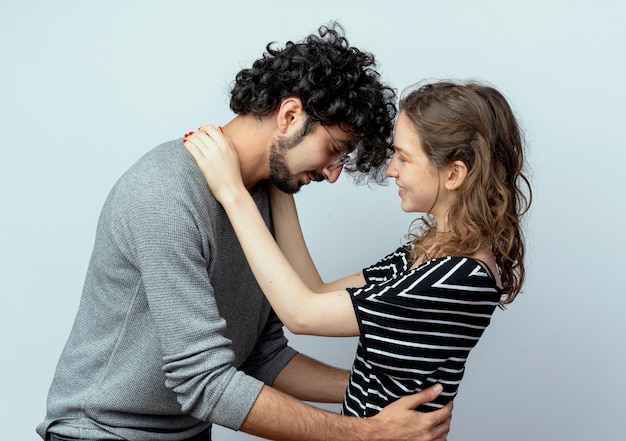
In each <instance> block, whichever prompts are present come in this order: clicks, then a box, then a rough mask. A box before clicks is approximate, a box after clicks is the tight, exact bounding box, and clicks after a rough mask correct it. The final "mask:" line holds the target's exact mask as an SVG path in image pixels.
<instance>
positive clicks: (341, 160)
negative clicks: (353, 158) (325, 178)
mask: <svg viewBox="0 0 626 441" xmlns="http://www.w3.org/2000/svg"><path fill="white" fill-rule="evenodd" d="M322 127H324V130H326V133H328V136H330V139H332V140H333V143H334V144H335V148H336V149H337V150H340V149H339V147H337V145H338V144H339V142H337V140H336V139H335V137H334V136H333V135H331V133H330V131H329V130H328V128H327V127H326V126H324V125H322ZM349 160H350V155H349V154H347V153H346V154H344V155H343V156H342V157H340V158H339V159H337V160H335V161H333V162H331V163H330V164H328V165H327V166H326V169H327V170H334V169H336V168H339V167H343V166H344V165H345V164H346V163H347V162H348V161H349Z"/></svg>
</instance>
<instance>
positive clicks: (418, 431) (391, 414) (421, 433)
mask: <svg viewBox="0 0 626 441" xmlns="http://www.w3.org/2000/svg"><path fill="white" fill-rule="evenodd" d="M441 390H442V387H441V385H439V384H436V385H435V386H433V387H429V388H428V389H426V390H424V391H422V392H420V393H418V394H414V395H409V396H406V397H402V398H400V399H398V400H397V401H395V402H393V403H391V404H390V405H388V406H387V407H385V408H384V409H383V410H382V411H381V412H380V413H379V414H378V415H376V416H374V417H372V418H370V420H371V421H372V422H375V423H376V424H379V425H380V430H381V431H384V432H382V433H381V435H382V434H383V433H384V434H387V435H388V436H387V437H385V436H381V437H376V439H380V440H382V439H389V440H407V441H445V439H446V436H447V435H448V432H449V431H450V422H451V420H452V407H453V403H452V402H450V403H448V404H447V405H446V406H444V407H443V408H441V409H439V410H436V411H434V412H429V413H421V412H416V411H415V408H417V407H418V406H420V405H421V404H424V403H428V402H430V401H433V400H434V399H435V398H437V396H438V395H439V394H440V393H441Z"/></svg>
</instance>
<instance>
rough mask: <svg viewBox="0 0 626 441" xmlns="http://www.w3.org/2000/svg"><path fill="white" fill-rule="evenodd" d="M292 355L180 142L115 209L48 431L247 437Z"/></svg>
mask: <svg viewBox="0 0 626 441" xmlns="http://www.w3.org/2000/svg"><path fill="white" fill-rule="evenodd" d="M258 187H259V188H258V190H257V191H256V193H255V195H254V198H255V200H256V202H257V205H258V207H259V209H260V211H261V213H262V215H263V217H264V219H265V220H266V223H267V224H268V225H270V213H269V200H268V195H267V191H266V189H265V186H263V185H259V186H258ZM294 355H295V351H294V350H293V349H291V348H290V347H288V346H287V340H286V338H285V336H284V334H283V328H282V324H281V323H280V322H279V320H278V318H277V317H276V316H275V314H274V313H273V312H272V310H271V307H270V305H269V304H268V302H267V301H266V300H265V298H264V296H263V293H262V292H261V290H260V289H259V287H258V285H257V283H256V281H255V279H254V276H253V274H252V272H251V270H250V268H249V266H248V264H247V262H246V259H245V257H244V255H243V252H242V250H241V247H240V245H239V242H238V240H237V238H236V236H235V234H234V232H233V230H232V227H231V225H230V222H229V221H228V218H227V216H226V214H225V212H224V210H223V209H222V207H221V206H220V204H219V203H218V202H217V201H216V200H215V199H214V198H213V196H212V195H211V193H210V192H209V190H208V187H207V184H206V182H205V180H204V177H203V176H202V173H201V172H200V170H199V169H198V167H197V166H196V164H195V162H194V160H193V158H192V157H191V156H190V155H189V154H188V153H187V151H186V150H185V148H184V147H183V145H182V141H181V140H180V139H179V140H175V141H171V142H168V143H165V144H162V145H160V146H158V147H156V148H155V149H153V150H152V151H150V152H149V153H148V154H146V155H145V156H144V157H143V158H141V159H140V160H139V161H138V162H137V163H136V164H134V165H133V166H132V167H131V168H130V169H129V170H128V171H127V172H126V173H125V174H124V175H123V176H122V177H121V178H120V180H119V181H118V182H117V183H116V184H115V186H114V187H113V189H112V191H111V193H110V194H109V196H108V198H107V200H106V202H105V204H104V207H103V210H102V213H101V216H100V220H99V223H98V228H97V232H96V240H95V245H94V250H93V254H92V257H91V261H90V263H89V268H88V271H87V276H86V280H85V285H84V289H83V294H82V298H81V301H80V306H79V310H78V313H77V316H76V320H75V322H74V326H73V328H72V331H71V334H70V336H69V339H68V341H67V343H66V346H65V349H64V350H63V353H62V355H61V358H60V360H59V363H58V366H57V369H56V372H55V376H54V379H53V382H52V385H51V388H50V391H49V395H48V407H47V415H46V418H45V420H44V421H43V422H42V423H41V424H40V425H39V426H38V427H37V432H38V433H39V435H41V436H42V437H45V434H46V431H47V430H50V431H51V432H54V433H57V434H61V435H66V436H72V437H76V438H83V439H102V440H104V439H115V440H119V439H128V440H148V439H149V440H183V439H186V438H189V437H192V436H194V435H196V434H198V433H200V432H203V431H206V430H208V429H209V428H210V425H211V423H216V424H219V425H222V426H226V427H229V428H232V429H238V428H239V427H240V425H241V424H242V422H243V420H244V419H245V417H246V415H247V414H248V411H249V410H250V408H251V407H252V405H253V403H254V401H255V399H256V397H257V396H258V394H259V392H260V390H261V388H262V386H263V383H266V384H271V383H272V382H273V381H274V379H275V377H276V375H277V374H278V373H279V372H280V371H281V370H282V369H283V367H284V366H285V365H286V364H287V363H288V362H289V360H291V358H292V357H293V356H294Z"/></svg>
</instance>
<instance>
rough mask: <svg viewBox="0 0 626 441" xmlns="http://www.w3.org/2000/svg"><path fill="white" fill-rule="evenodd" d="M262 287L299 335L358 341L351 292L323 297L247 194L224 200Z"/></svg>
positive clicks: (229, 196)
mask: <svg viewBox="0 0 626 441" xmlns="http://www.w3.org/2000/svg"><path fill="white" fill-rule="evenodd" d="M222 205H223V206H224V209H225V210H226V213H227V214H228V217H229V219H230V221H231V223H232V225H233V228H234V230H235V233H236V234H237V237H238V238H239V242H240V243H241V246H242V248H243V250H244V253H245V255H246V258H247V259H248V262H249V264H250V267H251V268H252V271H253V273H254V275H255V277H256V279H257V282H258V283H259V286H260V287H261V289H262V290H263V292H264V293H265V295H266V297H267V298H268V300H269V301H270V303H271V304H272V307H273V308H274V310H275V311H276V313H277V314H278V316H279V317H280V319H281V320H282V321H283V323H284V324H285V326H287V328H288V329H289V330H290V331H291V332H293V333H296V334H310V335H327V336H355V335H358V333H359V329H358V326H357V322H356V317H355V314H354V310H353V308H352V303H351V300H350V298H349V294H348V292H347V291H345V290H339V291H333V292H328V293H324V294H319V293H316V292H314V291H312V290H311V289H310V288H309V287H308V286H307V285H306V284H305V283H304V282H303V281H302V279H301V278H300V277H299V275H298V274H297V273H296V272H295V271H294V269H293V268H292V267H291V265H290V264H289V262H288V261H287V259H286V258H285V255H284V254H283V253H282V251H281V250H280V248H279V247H278V245H277V244H276V241H275V240H274V238H273V237H272V235H271V234H270V232H269V230H268V229H267V227H266V225H265V222H264V221H263V219H262V217H261V215H260V213H259V211H258V209H257V207H256V204H255V203H254V200H253V199H252V198H251V197H250V195H249V194H248V193H247V192H245V191H237V192H234V191H233V192H230V193H229V194H228V195H226V196H224V197H223V198H222Z"/></svg>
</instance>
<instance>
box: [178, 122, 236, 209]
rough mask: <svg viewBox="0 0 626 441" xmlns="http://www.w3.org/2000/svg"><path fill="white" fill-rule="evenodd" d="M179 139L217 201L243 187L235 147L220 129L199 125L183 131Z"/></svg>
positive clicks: (222, 200) (221, 200)
mask: <svg viewBox="0 0 626 441" xmlns="http://www.w3.org/2000/svg"><path fill="white" fill-rule="evenodd" d="M183 143H184V145H185V148H186V149H187V151H188V152H189V153H190V154H191V156H193V158H194V159H195V161H196V163H197V164H198V167H199V168H200V170H201V171H202V174H203V175H204V178H205V179H206V181H207V184H208V185H209V188H210V190H211V192H212V193H213V196H214V197H215V198H216V199H217V200H218V201H220V202H222V203H223V202H224V199H226V198H227V197H228V195H230V194H235V192H236V191H239V190H245V186H244V185H243V180H242V178H241V170H240V167H239V157H238V156H237V151H236V150H235V148H234V147H233V145H232V143H231V142H230V140H229V139H228V138H227V137H226V136H225V135H224V134H223V133H222V132H221V130H220V129H218V128H216V127H214V126H211V125H207V126H202V127H200V128H199V129H198V131H197V132H194V133H190V134H187V135H185V138H184V140H183Z"/></svg>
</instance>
